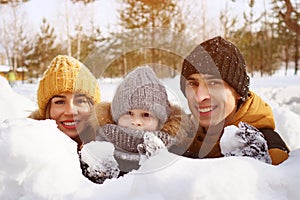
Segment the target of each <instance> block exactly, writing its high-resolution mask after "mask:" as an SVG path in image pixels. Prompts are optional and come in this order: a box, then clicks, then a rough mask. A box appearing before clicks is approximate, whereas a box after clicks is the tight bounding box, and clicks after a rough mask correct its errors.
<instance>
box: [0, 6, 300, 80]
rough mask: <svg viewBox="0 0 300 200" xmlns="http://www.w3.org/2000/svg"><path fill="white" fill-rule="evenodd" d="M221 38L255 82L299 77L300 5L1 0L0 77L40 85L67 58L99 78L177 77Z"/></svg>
mask: <svg viewBox="0 0 300 200" xmlns="http://www.w3.org/2000/svg"><path fill="white" fill-rule="evenodd" d="M217 35H220V36H222V37H224V38H226V39H228V40H230V41H232V42H233V43H235V44H236V45H237V46H238V47H239V48H240V50H241V51H242V53H243V55H244V56H245V59H246V63H247V71H248V72H249V73H250V74H251V75H253V74H254V73H256V74H257V73H259V74H260V76H267V75H272V74H274V73H275V72H276V71H277V70H279V69H281V70H282V69H284V70H286V71H287V70H291V69H292V70H293V71H294V74H295V75H296V74H297V73H298V69H299V56H300V53H299V49H300V48H299V45H300V37H299V35H300V1H299V0H214V1H212V0H201V1H198V0H52V1H46V0H0V74H1V75H3V76H5V77H7V78H8V77H9V73H10V72H13V73H14V74H15V76H16V79H18V80H22V81H24V82H25V81H26V82H35V81H36V80H37V79H38V78H39V77H40V76H41V75H42V73H43V72H44V70H45V68H46V67H47V66H48V65H49V63H50V61H51V60H52V59H53V58H54V57H55V56H56V55H57V54H67V55H71V56H73V57H75V58H77V59H78V60H80V61H81V62H84V63H85V64H86V65H87V67H89V68H90V69H91V71H92V72H93V73H94V74H95V76H96V77H99V78H101V77H109V78H114V77H119V76H123V74H125V73H127V72H128V71H130V70H131V69H132V68H134V67H135V66H138V65H140V64H145V63H157V65H154V69H155V71H156V73H157V74H158V76H159V77H174V76H175V75H176V73H175V72H176V71H177V72H178V71H180V67H181V63H182V59H183V58H184V56H186V55H187V54H188V53H189V52H190V51H191V50H192V49H193V48H194V47H195V46H196V45H197V44H199V43H201V42H202V41H204V40H206V39H209V38H211V37H214V36H217ZM164 66H168V67H164ZM173 69H174V70H173ZM104 71H105V72H104ZM174 71H175V72H174Z"/></svg>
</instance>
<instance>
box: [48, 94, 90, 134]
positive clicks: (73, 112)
mask: <svg viewBox="0 0 300 200" xmlns="http://www.w3.org/2000/svg"><path fill="white" fill-rule="evenodd" d="M90 111H91V106H90V102H89V100H88V98H87V97H86V96H85V95H83V94H76V93H75V94H74V93H61V94H58V95H55V96H54V97H52V99H51V100H50V112H49V113H50V119H54V120H55V121H56V123H57V125H58V128H59V129H60V130H61V131H62V132H64V133H65V134H66V135H68V136H69V137H71V138H73V139H74V138H76V137H78V136H79V135H80V133H81V132H82V131H83V130H84V129H85V128H86V127H87V126H88V122H87V120H88V118H89V116H90Z"/></svg>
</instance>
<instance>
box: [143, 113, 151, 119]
mask: <svg viewBox="0 0 300 200" xmlns="http://www.w3.org/2000/svg"><path fill="white" fill-rule="evenodd" d="M142 116H143V117H145V118H149V117H151V115H150V113H143V114H142Z"/></svg>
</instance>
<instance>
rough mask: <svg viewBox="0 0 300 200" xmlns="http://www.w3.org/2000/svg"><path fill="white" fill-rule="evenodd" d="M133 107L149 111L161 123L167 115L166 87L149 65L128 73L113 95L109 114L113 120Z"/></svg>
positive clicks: (168, 108)
mask: <svg viewBox="0 0 300 200" xmlns="http://www.w3.org/2000/svg"><path fill="white" fill-rule="evenodd" d="M134 109H142V110H148V111H150V112H151V113H153V114H154V115H155V116H156V117H157V118H158V119H159V121H160V123H161V124H164V123H165V122H166V120H167V118H168V116H169V113H170V104H169V101H168V95H167V92H166V89H165V87H164V86H163V84H162V83H161V82H160V81H159V80H158V78H157V77H156V75H155V73H154V71H153V70H152V69H151V68H150V67H147V66H143V67H138V68H136V69H135V70H133V71H132V72H130V73H128V75H127V76H126V77H125V79H124V80H123V82H122V83H121V84H120V85H119V86H118V88H117V90H116V93H115V96H114V97H113V100H112V103H111V114H112V117H113V120H114V121H115V122H117V121H118V120H119V118H120V116H122V115H123V114H125V113H127V112H128V111H129V110H134Z"/></svg>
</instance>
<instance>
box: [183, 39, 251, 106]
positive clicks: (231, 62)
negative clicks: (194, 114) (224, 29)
mask: <svg viewBox="0 0 300 200" xmlns="http://www.w3.org/2000/svg"><path fill="white" fill-rule="evenodd" d="M196 73H202V74H213V75H216V76H217V77H220V78H222V79H223V80H224V81H225V82H226V83H228V84H229V85H230V86H231V87H233V88H234V89H235V91H236V92H237V93H238V94H240V95H241V97H242V98H241V99H242V100H243V101H245V100H246V99H247V97H248V92H249V82H250V78H249V76H248V75H247V73H246V64H245V60H244V57H243V55H242V54H241V52H240V51H239V49H238V48H237V47H236V46H235V45H234V44H232V43H230V42H228V41H226V40H225V39H223V38H222V37H220V36H218V37H214V38H212V39H209V40H207V41H205V42H203V43H201V44H200V45H198V46H197V47H196V48H195V49H194V50H193V51H192V52H191V53H190V54H189V55H188V56H187V57H186V58H185V59H184V61H183V64H182V71H181V79H180V88H181V91H182V92H183V94H185V82H186V79H187V78H188V77H189V76H190V75H192V74H196Z"/></svg>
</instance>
